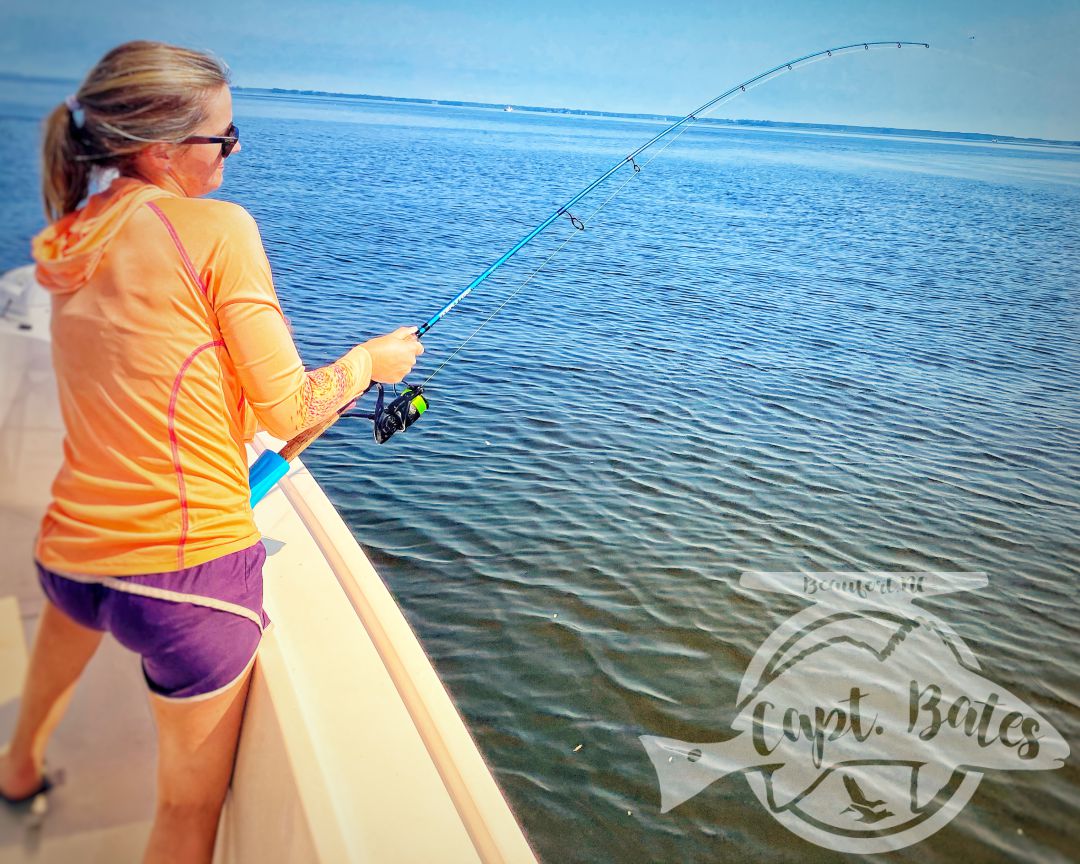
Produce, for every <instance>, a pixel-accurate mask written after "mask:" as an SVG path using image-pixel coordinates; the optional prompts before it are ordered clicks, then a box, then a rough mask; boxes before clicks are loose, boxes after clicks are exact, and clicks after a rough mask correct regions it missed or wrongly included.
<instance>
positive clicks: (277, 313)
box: [33, 178, 371, 576]
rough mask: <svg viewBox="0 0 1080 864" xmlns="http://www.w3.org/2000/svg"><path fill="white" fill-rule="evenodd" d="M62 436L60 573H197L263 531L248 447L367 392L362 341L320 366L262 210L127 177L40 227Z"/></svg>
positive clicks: (55, 494)
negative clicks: (266, 244) (310, 354)
mask: <svg viewBox="0 0 1080 864" xmlns="http://www.w3.org/2000/svg"><path fill="white" fill-rule="evenodd" d="M33 248H34V258H35V260H36V261H37V265H38V266H37V278H38V281H39V282H40V283H41V284H42V285H43V286H44V287H45V288H46V289H47V290H48V291H50V292H51V294H52V353H53V363H54V366H55V369H56V379H57V384H58V387H59V396H60V407H61V411H62V413H63V418H64V424H65V427H66V436H65V440H64V460H63V465H62V467H61V469H60V472H59V474H58V475H57V477H56V480H55V481H54V483H53V487H52V502H51V503H50V505H49V507H48V509H47V511H46V513H45V517H44V520H43V521H42V525H41V531H40V534H39V536H38V543H37V549H36V555H37V558H38V560H39V561H40V562H41V563H42V564H43V565H44V566H45V567H47V568H49V569H51V570H55V571H58V572H61V573H70V574H85V575H91V576H92V575H101V576H126V575H135V574H145V573H158V572H167V571H171V570H178V569H182V568H185V567H191V566H194V565H197V564H202V563H204V562H206V561H210V560H213V559H214V558H218V557H220V556H222V555H227V554H229V553H230V552H235V551H237V550H240V549H244V548H247V547H248V546H250V545H251V544H253V543H255V542H256V541H257V540H258V539H259V533H258V530H257V529H256V527H255V523H254V520H253V518H252V511H251V507H250V506H249V503H248V498H249V494H250V490H249V487H248V467H247V459H246V452H245V448H244V443H245V441H248V440H250V439H251V436H252V435H253V434H254V429H255V421H256V420H257V421H258V422H259V423H261V425H262V426H264V427H265V428H266V429H267V430H268V431H269V432H270V433H271V434H272V435H274V436H276V437H278V438H282V439H288V438H291V437H293V436H294V435H296V434H298V433H299V432H301V431H303V430H304V429H306V428H308V427H310V426H313V425H315V424H316V423H318V422H319V421H320V420H323V419H325V418H326V417H327V416H329V415H330V413H331V412H333V411H335V410H337V409H339V408H341V406H342V405H344V404H346V403H347V402H349V401H350V400H352V399H354V398H356V397H357V396H358V395H359V394H360V393H362V392H363V391H364V389H365V388H366V387H367V386H368V384H369V383H370V378H371V358H370V356H369V355H368V353H367V351H366V350H365V349H364V348H362V347H360V346H357V347H356V348H354V349H352V350H351V351H349V352H348V353H347V354H346V355H345V356H344V357H342V358H340V359H339V360H337V361H336V362H335V363H332V364H331V365H329V366H325V367H323V368H321V369H316V370H314V371H311V372H305V370H304V367H303V365H302V363H301V361H300V357H299V355H298V354H297V351H296V347H295V345H294V344H293V341H292V337H291V335H290V334H289V331H288V328H287V326H286V323H285V319H284V316H283V315H282V311H281V306H280V305H279V303H278V299H277V295H276V294H275V292H274V286H273V281H272V279H271V275H270V265H269V263H268V262H267V259H266V254H265V252H264V250H263V246H262V241H261V239H260V237H259V231H258V228H257V227H256V225H255V222H254V220H253V219H252V218H251V217H250V216H249V215H248V214H247V213H246V212H245V211H244V210H243V208H241V207H239V206H237V205H235V204H229V203H226V202H222V201H216V200H211V199H202V198H183V197H179V196H176V195H173V194H171V193H169V192H167V191H165V190H163V189H159V188H158V187H156V186H151V185H148V184H146V183H143V182H141V181H137V180H134V179H130V178H121V179H119V180H117V181H115V182H114V183H113V184H112V185H111V186H110V187H109V188H108V189H107V190H105V191H104V192H102V193H100V194H98V195H95V196H93V197H92V198H91V199H90V200H89V201H88V202H87V203H86V204H85V205H84V206H83V207H82V208H81V209H80V210H78V211H77V212H75V213H73V214H70V215H69V216H67V217H65V218H64V219H61V220H60V221H58V222H56V223H54V224H53V225H51V226H50V227H49V228H47V229H46V230H45V231H43V232H42V233H41V234H39V235H38V236H37V237H36V238H34V247H33Z"/></svg>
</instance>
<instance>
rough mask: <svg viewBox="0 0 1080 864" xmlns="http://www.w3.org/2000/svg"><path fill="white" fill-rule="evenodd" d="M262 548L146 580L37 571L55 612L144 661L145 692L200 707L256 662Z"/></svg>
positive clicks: (261, 623) (261, 619)
mask: <svg viewBox="0 0 1080 864" xmlns="http://www.w3.org/2000/svg"><path fill="white" fill-rule="evenodd" d="M265 560H266V549H265V548H264V547H263V544H262V543H261V542H259V543H256V544H255V545H254V546H251V547H249V548H247V549H242V550H241V551H239V552H233V553H231V554H229V555H224V556H222V557H221V558H217V559H215V560H213V561H207V562H206V563H205V564H199V565H197V566H195V567H186V568H184V569H183V570H174V571H172V572H169V573H151V574H149V575H146V576H115V577H91V576H75V575H70V574H64V575H60V574H58V573H53V572H52V571H50V570H46V569H45V568H44V567H42V566H41V564H38V565H37V568H38V578H39V579H40V580H41V587H42V588H43V589H44V590H45V594H46V595H47V596H48V598H49V600H51V601H52V603H53V605H54V606H56V607H58V608H59V609H60V610H61V611H62V612H64V613H65V614H67V615H68V616H69V617H71V618H72V619H74V620H75V621H76V622H78V623H79V624H82V625H83V626H84V627H91V628H93V629H94V630H108V631H109V632H110V633H112V634H113V636H115V637H116V640H117V641H118V642H119V643H120V644H121V645H123V646H124V647H125V648H129V649H130V650H132V651H134V652H135V653H136V654H139V655H141V656H142V667H143V674H144V675H145V676H146V682H147V684H149V685H150V689H151V690H152V691H153V692H154V693H156V694H158V695H159V696H163V697H166V698H169V699H196V698H199V699H205V698H207V697H209V696H213V695H215V694H217V693H218V692H220V691H222V690H224V689H226V688H227V687H229V686H230V685H231V684H232V683H234V682H235V681H236V680H237V679H238V678H240V677H241V676H242V675H243V674H244V673H245V672H246V671H247V668H248V666H249V665H250V664H251V661H252V660H253V659H254V658H255V651H256V649H258V647H259V641H260V640H261V639H262V633H263V630H264V629H265V628H266V626H267V625H268V624H269V623H270V619H269V618H268V617H267V616H266V612H264V611H263V608H262V597H263V585H262V566H263V562H264V561H265Z"/></svg>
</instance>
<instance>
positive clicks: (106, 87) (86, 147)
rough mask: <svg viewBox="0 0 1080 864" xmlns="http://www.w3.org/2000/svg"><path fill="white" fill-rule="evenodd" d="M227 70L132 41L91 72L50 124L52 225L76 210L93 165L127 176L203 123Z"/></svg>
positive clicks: (46, 150)
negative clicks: (144, 158)
mask: <svg viewBox="0 0 1080 864" xmlns="http://www.w3.org/2000/svg"><path fill="white" fill-rule="evenodd" d="M228 83H229V71H228V68H227V67H226V66H225V64H224V63H222V62H221V61H220V60H218V59H217V58H215V57H212V56H211V55H209V54H204V53H203V52H201V51H192V50H189V49H187V48H178V47H176V46H174V45H166V44H164V43H162V42H145V41H139V42H127V43H125V44H123V45H119V46H117V47H116V48H113V49H112V51H110V52H109V53H108V54H106V55H105V56H104V57H102V58H101V60H100V61H99V62H98V64H97V65H96V66H95V67H94V68H93V69H91V70H90V72H89V74H88V75H87V76H86V80H85V81H83V83H82V85H80V87H79V89H78V90H77V91H76V92H75V94H74V95H72V96H69V97H68V99H67V100H66V101H65V102H62V103H61V104H60V105H58V106H56V108H54V109H53V111H52V113H51V114H49V116H48V117H47V118H46V120H45V129H44V135H43V140H42V184H41V185H42V190H41V191H42V198H43V199H44V204H45V215H46V217H47V218H48V220H49V221H50V222H55V221H57V220H58V219H61V218H63V217H64V216H66V215H67V214H68V213H72V212H74V211H75V210H76V209H78V207H79V204H80V203H81V202H82V200H83V199H84V198H85V197H86V195H87V192H88V191H89V188H90V178H91V171H92V169H93V168H94V167H95V166H100V167H103V168H104V167H113V168H117V169H119V171H120V172H121V173H125V172H127V171H129V170H130V169H131V163H132V161H133V160H134V157H135V155H136V154H137V153H138V152H139V151H140V150H143V149H144V148H146V147H148V146H149V145H150V144H154V143H158V142H162V143H170V142H171V143H178V142H180V141H183V140H184V138H187V137H188V136H189V135H191V134H193V132H194V130H195V129H196V127H198V126H199V125H200V124H201V123H202V122H203V121H204V120H205V119H206V107H207V103H208V97H209V96H210V94H211V93H213V91H214V90H216V89H217V88H218V87H223V86H226V85H227V84H228Z"/></svg>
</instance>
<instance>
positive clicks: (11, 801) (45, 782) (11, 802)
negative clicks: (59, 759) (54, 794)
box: [0, 776, 53, 807]
mask: <svg viewBox="0 0 1080 864" xmlns="http://www.w3.org/2000/svg"><path fill="white" fill-rule="evenodd" d="M52 787H53V782H52V780H50V779H49V778H48V777H47V776H42V778H41V784H40V785H39V786H38V788H37V789H35V790H34V791H33V792H30V793H28V794H26V795H20V796H19V797H18V798H9V797H8V796H7V795H5V794H4V793H3V792H0V801H3V802H4V803H5V804H7V805H8V806H9V807H18V806H19V805H20V804H28V803H29V802H31V801H33V800H34V799H35V798H37V797H38V795H44V794H45V793H46V792H48V791H49V790H50V789H52Z"/></svg>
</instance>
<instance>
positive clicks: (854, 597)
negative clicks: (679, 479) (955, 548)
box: [641, 573, 1069, 854]
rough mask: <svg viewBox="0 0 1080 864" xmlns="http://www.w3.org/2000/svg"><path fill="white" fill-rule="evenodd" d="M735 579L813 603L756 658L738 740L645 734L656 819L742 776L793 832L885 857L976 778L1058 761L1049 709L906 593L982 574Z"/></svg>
mask: <svg viewBox="0 0 1080 864" xmlns="http://www.w3.org/2000/svg"><path fill="white" fill-rule="evenodd" d="M741 583H742V585H743V586H744V587H749V588H756V589H761V590H768V591H784V592H787V593H794V594H798V595H799V596H802V597H809V599H811V600H813V601H814V603H813V604H812V605H811V606H810V607H808V608H806V609H803V610H802V611H801V612H799V613H797V614H795V615H794V616H792V617H791V618H789V619H787V620H786V621H784V622H783V623H782V624H781V625H780V626H779V627H778V628H777V629H776V630H775V631H774V632H773V633H772V634H770V636H769V637H768V638H767V639H766V640H765V642H764V643H763V644H762V645H761V647H760V648H759V649H758V651H757V652H756V653H755V655H754V657H753V659H752V660H751V662H750V665H749V666H748V667H747V670H746V673H745V675H744V676H743V680H742V684H741V686H740V688H739V696H738V704H737V712H738V713H737V716H736V717H735V720H734V721H733V722H732V724H731V728H732V729H733V730H734V731H735V733H736V734H735V735H734V736H731V737H728V738H727V740H724V741H719V742H713V743H703V744H693V743H687V742H684V741H677V740H675V739H671V738H661V737H657V736H653V735H642V736H641V742H642V744H643V745H644V747H645V750H646V752H647V753H648V755H649V758H650V759H651V760H652V763H653V766H654V767H655V769H656V774H657V777H658V779H659V781H660V809H661V812H664V813H666V812H668V811H670V810H671V809H672V808H674V807H677V806H678V805H679V804H682V803H683V802H684V801H686V800H688V799H689V798H692V797H693V796H695V795H697V794H698V793H699V792H701V791H702V790H704V789H705V788H706V787H707V786H709V785H710V784H711V783H713V782H715V781H716V780H719V779H720V778H721V777H726V776H728V775H730V774H736V773H742V774H744V775H745V776H746V779H747V782H748V783H749V784H750V787H751V789H752V790H753V792H754V794H755V796H756V797H757V798H758V800H759V801H760V802H761V803H762V804H763V805H764V806H765V807H766V808H767V809H768V811H769V813H770V814H771V815H772V816H773V818H775V819H776V820H777V821H779V822H780V823H781V824H782V825H784V826H785V827H786V828H788V829H789V830H790V831H792V832H794V833H795V834H798V835H799V836H801V837H803V838H804V839H806V840H809V841H811V842H813V843H816V844H818V845H820V846H824V847H826V848H830V849H835V850H837V851H840V852H858V853H863V854H869V853H876V852H885V851H891V850H894V849H900V848H902V847H904V846H909V845H911V844H912V843H917V842H919V841H920V840H923V839H925V838H926V837H929V836H930V835H931V834H933V833H934V832H935V831H937V830H939V829H940V828H941V827H943V826H944V825H945V824H947V823H948V822H949V821H950V820H951V819H952V818H953V817H954V816H955V815H956V814H957V813H959V812H960V810H961V809H962V808H963V807H964V805H965V804H967V802H968V801H969V800H970V799H971V796H972V795H974V793H975V790H976V789H977V788H978V785H979V782H980V781H981V779H982V776H983V772H985V771H1040V770H1047V769H1053V768H1058V767H1060V766H1061V765H1062V764H1064V761H1065V759H1066V758H1067V757H1068V755H1069V746H1068V744H1067V743H1066V742H1065V741H1064V739H1063V738H1062V737H1061V735H1060V734H1059V733H1058V732H1057V731H1056V730H1055V729H1054V728H1053V727H1052V726H1051V725H1050V723H1049V722H1048V721H1047V719H1046V718H1045V717H1043V716H1042V715H1040V714H1039V713H1038V712H1037V711H1036V710H1035V709H1033V708H1032V707H1031V706H1029V705H1027V704H1026V703H1024V702H1023V700H1021V699H1020V698H1019V697H1017V696H1016V695H1014V694H1012V693H1010V692H1009V691H1008V690H1007V689H1005V688H1004V687H1001V686H999V685H997V684H995V683H994V682H993V681H990V680H989V679H987V678H986V677H984V676H983V675H982V674H981V673H980V671H979V662H978V660H977V659H976V658H975V655H974V654H973V653H972V652H971V650H970V649H969V648H968V647H967V645H965V644H964V643H963V642H962V641H961V640H960V638H959V637H958V636H957V635H956V633H955V632H953V630H952V629H951V628H950V627H949V626H948V625H947V624H946V623H945V622H943V621H941V620H940V619H938V618H936V617H935V616H933V615H931V614H930V613H929V612H927V611H926V610H925V609H924V608H922V607H920V606H917V605H915V604H914V603H913V602H912V601H913V600H915V599H916V598H919V597H929V596H934V595H942V594H948V593H951V592H956V591H969V590H975V589H978V588H981V587H984V586H985V585H986V578H985V576H984V575H982V574H977V573H975V574H972V573H925V574H911V573H904V574H886V573H872V574H866V573H861V574H859V573H830V574H815V575H813V576H808V575H805V574H799V573H744V574H743V576H742V580H741Z"/></svg>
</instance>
